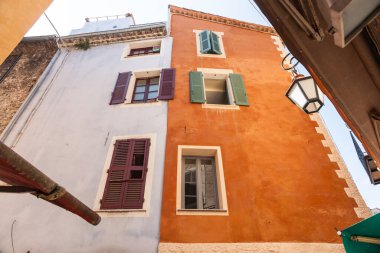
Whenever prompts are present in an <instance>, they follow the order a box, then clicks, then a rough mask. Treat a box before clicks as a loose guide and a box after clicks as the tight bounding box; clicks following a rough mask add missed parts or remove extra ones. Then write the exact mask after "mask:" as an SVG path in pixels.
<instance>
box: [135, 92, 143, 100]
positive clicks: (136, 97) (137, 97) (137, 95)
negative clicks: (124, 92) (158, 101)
mask: <svg viewBox="0 0 380 253" xmlns="http://www.w3.org/2000/svg"><path fill="white" fill-rule="evenodd" d="M134 100H144V93H137V94H135V97H134Z"/></svg>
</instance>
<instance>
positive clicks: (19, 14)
mask: <svg viewBox="0 0 380 253" xmlns="http://www.w3.org/2000/svg"><path fill="white" fill-rule="evenodd" d="M51 2H52V0H33V1H30V0H1V1H0V64H1V63H3V61H4V60H5V59H6V58H7V56H8V55H9V54H10V53H11V52H12V51H13V49H14V48H15V47H16V46H17V44H18V43H19V42H20V41H21V39H22V38H23V37H24V35H25V34H26V33H27V31H28V30H29V29H30V27H32V25H33V24H34V23H35V22H36V21H37V19H38V18H39V17H40V16H41V15H42V13H43V12H44V11H45V10H46V9H47V7H48V6H49V5H50V3H51Z"/></svg>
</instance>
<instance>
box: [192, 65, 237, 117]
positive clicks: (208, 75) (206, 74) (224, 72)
mask: <svg viewBox="0 0 380 253" xmlns="http://www.w3.org/2000/svg"><path fill="white" fill-rule="evenodd" d="M197 71H199V72H202V74H203V91H204V97H205V100H206V102H205V103H204V104H202V108H214V109H228V110H231V109H232V110H240V107H239V106H238V105H236V104H235V97H234V93H233V90H232V86H231V81H230V79H229V78H228V75H229V74H232V73H234V72H233V71H232V70H231V69H210V68H197ZM205 79H225V80H226V85H227V87H226V88H227V90H228V96H229V101H230V102H231V104H229V105H218V104H207V96H206V83H205Z"/></svg>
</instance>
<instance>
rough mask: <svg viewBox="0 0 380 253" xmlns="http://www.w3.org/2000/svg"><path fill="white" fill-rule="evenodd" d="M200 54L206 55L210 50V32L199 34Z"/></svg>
mask: <svg viewBox="0 0 380 253" xmlns="http://www.w3.org/2000/svg"><path fill="white" fill-rule="evenodd" d="M199 43H200V46H201V53H202V54H207V53H208V52H209V51H210V50H211V42H210V32H209V31H207V30H205V31H203V32H201V33H200V34H199Z"/></svg>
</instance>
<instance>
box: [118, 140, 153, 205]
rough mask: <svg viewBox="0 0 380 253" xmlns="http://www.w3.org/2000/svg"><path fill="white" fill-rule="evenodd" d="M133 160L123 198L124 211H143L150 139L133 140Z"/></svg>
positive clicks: (131, 160)
mask: <svg viewBox="0 0 380 253" xmlns="http://www.w3.org/2000/svg"><path fill="white" fill-rule="evenodd" d="M131 144H132V145H131V150H132V152H131V159H130V166H129V169H128V178H127V180H126V181H127V183H126V188H125V194H124V197H123V205H122V208H124V209H141V208H142V207H143V203H144V190H145V181H146V173H147V165H148V156H149V146H150V140H149V139H131Z"/></svg>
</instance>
